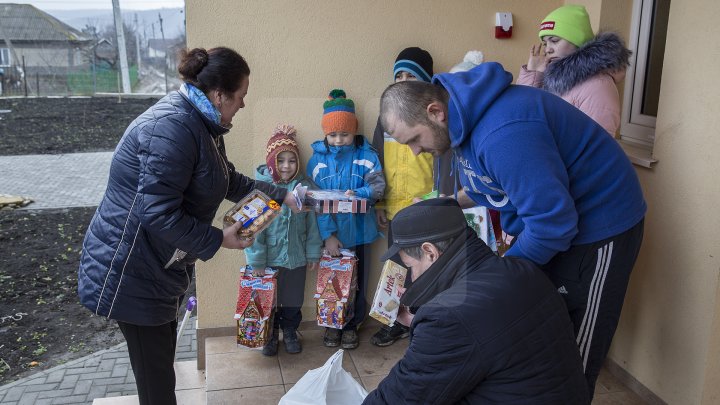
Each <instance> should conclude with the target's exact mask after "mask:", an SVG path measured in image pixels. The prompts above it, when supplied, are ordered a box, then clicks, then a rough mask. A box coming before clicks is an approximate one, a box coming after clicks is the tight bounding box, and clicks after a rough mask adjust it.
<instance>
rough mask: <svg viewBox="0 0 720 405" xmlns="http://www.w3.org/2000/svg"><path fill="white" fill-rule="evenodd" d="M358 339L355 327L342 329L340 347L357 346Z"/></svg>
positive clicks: (350, 347)
mask: <svg viewBox="0 0 720 405" xmlns="http://www.w3.org/2000/svg"><path fill="white" fill-rule="evenodd" d="M359 344H360V341H359V339H358V335H357V332H356V331H355V329H348V330H344V331H343V334H342V348H343V349H354V348H356V347H358V345H359Z"/></svg>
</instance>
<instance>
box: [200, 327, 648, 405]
mask: <svg viewBox="0 0 720 405" xmlns="http://www.w3.org/2000/svg"><path fill="white" fill-rule="evenodd" d="M378 327H379V323H377V322H375V321H374V320H371V321H369V322H366V323H365V325H363V327H362V328H361V330H360V333H359V336H360V346H359V347H358V348H357V349H355V350H346V351H345V356H344V357H343V368H344V369H345V370H346V371H348V372H349V373H350V374H351V375H352V376H353V377H354V378H355V379H356V380H357V381H358V382H360V383H361V384H362V385H363V386H364V387H365V389H366V390H368V391H372V390H373V389H375V388H376V387H377V385H378V384H379V383H380V381H381V380H382V379H383V378H384V377H385V376H386V375H387V374H388V372H389V371H390V369H391V368H392V367H393V366H394V365H395V363H396V362H397V361H398V360H399V359H400V358H401V357H402V356H403V354H404V353H405V350H406V349H407V344H408V340H407V339H404V340H401V341H399V342H397V343H395V344H393V345H392V346H389V347H385V348H379V347H375V346H373V345H371V344H370V336H372V334H373V333H375V331H376V330H377V328H378ZM301 333H302V337H303V339H302V342H303V351H302V353H300V354H296V355H289V354H287V353H285V351H284V349H283V347H282V342H281V343H280V349H279V351H278V356H277V357H271V358H268V357H263V356H262V355H261V354H260V353H259V352H258V351H257V350H251V349H246V348H242V347H240V348H238V347H237V345H236V344H235V339H234V337H223V338H213V339H209V340H208V341H207V348H206V350H207V353H208V357H207V363H206V366H207V368H206V369H207V387H206V389H207V403H208V404H213V405H215V404H242V403H245V402H244V401H243V399H250V398H252V399H253V404H254V405H261V404H262V405H264V404H273V405H274V404H277V403H278V401H279V400H280V398H281V397H282V396H283V395H285V392H287V390H289V389H290V388H291V387H292V386H293V385H294V384H295V383H296V382H297V381H298V380H299V379H300V378H301V377H302V376H303V375H304V374H305V373H306V372H307V371H308V370H311V369H314V368H318V367H320V366H322V365H323V363H324V362H325V361H326V360H327V359H328V358H329V357H330V356H331V355H332V354H333V353H335V352H336V351H337V348H327V347H324V346H323V344H322V329H321V328H310V329H306V330H304V331H301ZM610 404H623V405H644V404H645V402H644V401H643V400H642V399H640V398H639V397H638V396H637V395H635V394H634V393H632V392H630V391H629V390H628V389H627V388H626V387H625V386H624V385H623V384H622V383H620V382H619V381H618V380H617V379H616V378H615V377H613V376H612V375H611V374H610V373H608V372H607V370H605V369H603V370H602V372H601V374H600V378H599V379H598V383H597V388H596V393H595V399H594V400H593V405H610Z"/></svg>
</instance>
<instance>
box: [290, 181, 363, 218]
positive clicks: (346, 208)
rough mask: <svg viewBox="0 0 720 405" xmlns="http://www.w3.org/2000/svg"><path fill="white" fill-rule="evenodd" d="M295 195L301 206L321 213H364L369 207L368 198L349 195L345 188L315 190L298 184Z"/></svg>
mask: <svg viewBox="0 0 720 405" xmlns="http://www.w3.org/2000/svg"><path fill="white" fill-rule="evenodd" d="M293 195H294V196H295V199H296V201H297V204H298V206H299V207H303V208H305V209H309V210H312V211H315V212H317V213H320V214H364V213H366V212H367V210H368V207H369V202H368V199H367V198H362V197H356V196H349V195H346V194H345V191H343V190H314V189H308V188H307V187H306V186H303V185H300V184H298V185H297V186H295V189H293Z"/></svg>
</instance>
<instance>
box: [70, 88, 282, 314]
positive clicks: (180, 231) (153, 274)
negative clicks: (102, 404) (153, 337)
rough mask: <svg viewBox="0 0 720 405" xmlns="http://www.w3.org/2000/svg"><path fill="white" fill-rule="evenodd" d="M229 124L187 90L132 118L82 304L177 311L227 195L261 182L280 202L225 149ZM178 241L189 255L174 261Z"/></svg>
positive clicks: (91, 240) (100, 220) (121, 310)
mask: <svg viewBox="0 0 720 405" xmlns="http://www.w3.org/2000/svg"><path fill="white" fill-rule="evenodd" d="M226 132H227V129H225V128H223V127H222V126H219V125H217V124H215V123H213V122H212V121H211V120H209V119H207V118H206V117H205V116H204V115H202V113H200V111H199V110H197V109H196V108H195V106H193V105H192V104H191V103H190V101H188V98H187V95H185V94H182V93H181V92H172V93H170V94H168V95H167V96H165V97H164V98H162V99H161V100H160V101H158V102H157V103H156V104H155V105H154V106H152V107H150V108H149V109H148V110H147V111H145V112H144V113H143V114H141V115H140V116H139V117H138V118H137V119H135V120H134V121H133V122H132V123H131V124H130V126H129V127H128V128H127V130H126V131H125V134H124V135H123V137H122V139H121V140H120V143H119V144H118V146H117V148H116V149H115V153H114V154H113V158H112V163H111V165H110V177H109V179H108V185H107V189H106V191H105V195H104V197H103V199H102V201H101V202H100V205H99V206H98V208H97V211H96V212H95V215H94V216H93V219H92V221H91V222H90V226H89V228H88V231H87V233H86V235H85V240H84V242H83V250H82V254H81V257H80V269H79V271H78V294H79V296H80V302H81V303H82V304H83V305H84V306H86V307H87V308H88V309H90V310H91V311H93V312H94V313H95V314H97V315H101V316H105V317H108V318H111V319H116V320H118V321H123V322H128V323H132V324H136V325H161V324H164V323H167V322H170V321H172V320H174V319H176V316H177V315H176V314H177V309H178V306H179V305H180V302H179V301H180V299H181V297H182V296H183V294H184V293H185V291H186V290H187V288H188V287H189V285H190V279H191V277H192V272H193V269H194V266H193V264H192V263H193V262H194V260H195V259H201V260H208V259H210V258H211V257H213V255H214V254H215V253H216V252H217V251H218V249H219V248H220V245H221V244H222V239H223V234H222V231H221V230H220V229H218V228H215V227H213V226H212V221H213V218H214V217H215V213H216V211H217V209H218V207H219V205H220V203H221V202H222V201H223V199H225V198H227V199H229V200H231V201H238V200H240V199H241V198H242V197H244V196H245V195H247V193H249V192H250V191H251V190H253V189H254V188H258V189H260V190H262V191H263V192H266V193H267V194H269V195H270V196H271V197H273V198H275V199H277V200H278V202H280V201H282V199H283V198H284V196H285V193H286V191H285V190H281V189H278V188H276V187H275V186H273V185H271V184H267V183H261V182H255V181H254V180H252V179H250V178H248V177H246V176H243V175H242V174H240V173H238V172H236V171H235V168H234V167H233V165H232V164H231V163H230V162H228V160H227V157H226V155H225V148H224V143H223V138H222V135H223V134H225V133H226ZM176 249H180V250H182V251H185V252H187V257H185V259H183V260H181V261H177V262H172V261H171V258H172V257H173V254H174V252H175V251H176ZM166 267H168V268H166Z"/></svg>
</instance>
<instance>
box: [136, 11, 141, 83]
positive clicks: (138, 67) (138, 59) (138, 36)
mask: <svg viewBox="0 0 720 405" xmlns="http://www.w3.org/2000/svg"><path fill="white" fill-rule="evenodd" d="M139 28H140V27H139V26H138V21H137V13H135V51H136V54H137V56H136V57H137V70H138V75H139V74H140V29H139Z"/></svg>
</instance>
